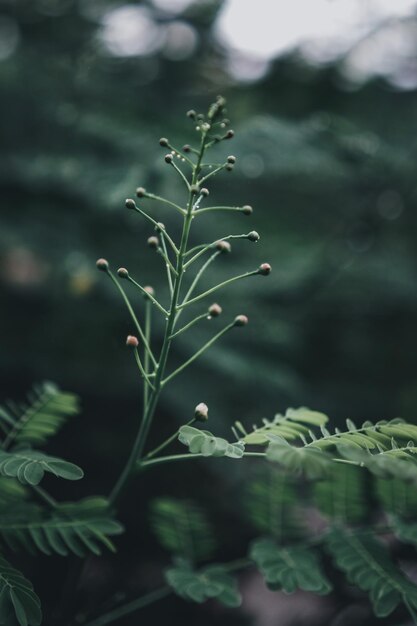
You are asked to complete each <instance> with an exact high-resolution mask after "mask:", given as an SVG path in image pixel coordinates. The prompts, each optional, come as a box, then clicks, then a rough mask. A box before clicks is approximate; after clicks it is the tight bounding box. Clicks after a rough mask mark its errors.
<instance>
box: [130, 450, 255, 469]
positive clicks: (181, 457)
mask: <svg viewBox="0 0 417 626" xmlns="http://www.w3.org/2000/svg"><path fill="white" fill-rule="evenodd" d="M265 456H266V453H265V452H244V453H243V457H242V458H244V457H257V458H265ZM218 458H219V457H214V456H211V457H208V456H206V455H204V454H201V453H200V452H198V453H196V454H192V453H191V452H188V453H186V454H169V455H167V456H159V457H158V458H156V459H150V460H149V461H147V460H146V459H144V460H143V461H141V463H139V464H138V466H137V467H138V468H139V469H145V468H146V467H155V466H156V465H163V464H165V463H176V462H177V461H193V460H196V459H218ZM221 458H224V459H228V458H229V457H227V456H224V457H221ZM233 460H234V461H235V460H236V459H233Z"/></svg>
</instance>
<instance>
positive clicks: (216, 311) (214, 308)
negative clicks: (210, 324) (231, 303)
mask: <svg viewBox="0 0 417 626" xmlns="http://www.w3.org/2000/svg"><path fill="white" fill-rule="evenodd" d="M222 310H223V309H222V307H221V306H220V305H219V304H216V303H214V304H212V305H210V306H209V309H208V314H209V317H219V315H221V312H222Z"/></svg>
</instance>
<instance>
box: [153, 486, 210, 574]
mask: <svg viewBox="0 0 417 626" xmlns="http://www.w3.org/2000/svg"><path fill="white" fill-rule="evenodd" d="M150 521H151V525H152V528H153V530H154V532H155V534H156V536H157V537H158V539H159V542H160V543H161V545H162V546H163V547H164V548H166V549H167V550H169V551H170V552H171V553H172V554H177V555H184V556H185V557H186V558H187V559H188V560H190V561H192V562H197V561H199V560H204V559H208V558H210V557H211V555H212V554H213V550H214V548H215V544H216V542H215V539H214V536H213V532H212V529H211V526H210V524H209V522H208V520H207V518H206V516H205V514H204V513H203V511H202V510H201V509H200V508H199V507H198V506H197V505H196V504H195V503H193V502H189V501H181V500H176V499H175V498H157V499H156V500H153V502H152V503H151V510H150Z"/></svg>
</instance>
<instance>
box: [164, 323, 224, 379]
mask: <svg viewBox="0 0 417 626" xmlns="http://www.w3.org/2000/svg"><path fill="white" fill-rule="evenodd" d="M234 326H235V322H231V323H230V324H228V325H227V326H226V327H225V328H223V330H221V331H220V332H219V333H217V335H214V337H212V338H211V339H210V340H209V341H207V343H205V344H204V346H202V347H201V348H200V349H199V350H197V352H196V353H195V354H194V355H193V356H192V357H191V358H189V359H188V361H185V363H183V364H182V365H180V366H179V367H178V368H177V369H176V370H175V371H174V372H172V373H171V374H169V375H168V376H167V377H166V378H165V380H163V381H162V386H164V385H166V384H167V383H168V382H169V381H170V380H172V379H173V378H174V377H175V376H177V375H178V374H180V373H181V372H182V371H183V370H184V369H185V368H186V367H188V366H189V365H191V363H193V362H194V361H195V360H196V359H198V357H199V356H201V355H202V354H203V353H204V352H205V351H206V350H208V348H210V346H212V345H213V344H214V343H215V342H216V341H218V339H220V338H221V337H223V335H225V334H226V333H227V332H228V331H229V330H231V329H232V328H233V327H234Z"/></svg>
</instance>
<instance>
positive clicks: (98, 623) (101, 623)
mask: <svg viewBox="0 0 417 626" xmlns="http://www.w3.org/2000/svg"><path fill="white" fill-rule="evenodd" d="M171 593H172V589H170V587H162V588H161V589H157V590H156V591H151V592H150V593H148V594H146V596H142V597H141V598H137V599H136V600H132V601H131V602H128V603H127V604H124V605H122V606H119V607H118V608H116V609H113V611H109V612H108V613H105V614H104V615H102V616H101V617H98V618H97V619H93V621H92V622H87V623H86V624H84V626H105V625H106V624H111V623H112V622H115V621H116V620H117V619H119V618H120V617H123V616H124V615H129V614H130V613H133V612H134V611H137V610H138V609H142V608H143V607H145V606H148V605H149V604H152V603H153V602H157V601H158V600H161V599H162V598H165V597H166V596H168V595H170V594H171Z"/></svg>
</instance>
